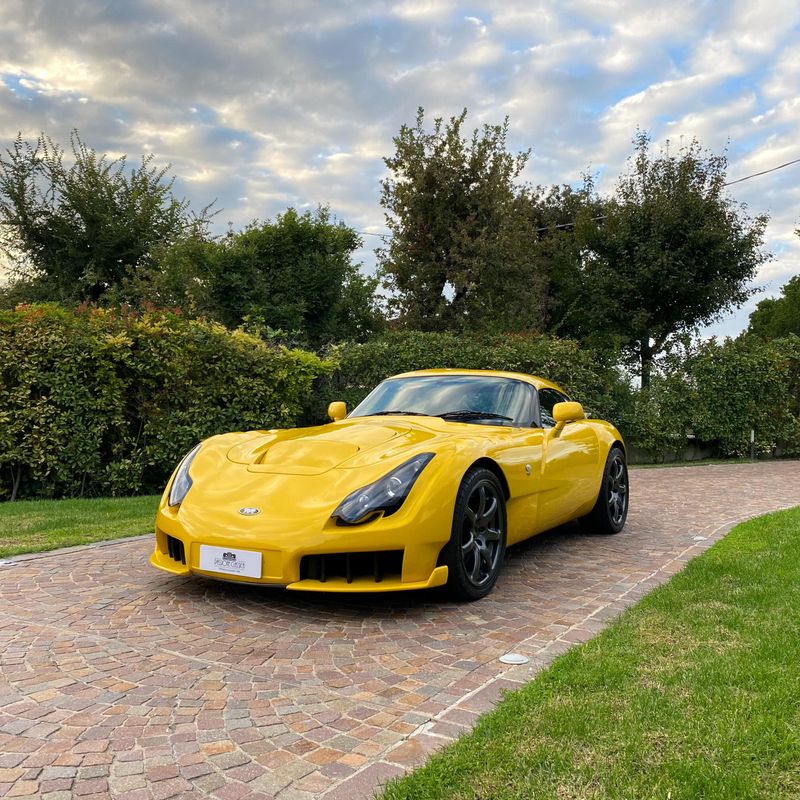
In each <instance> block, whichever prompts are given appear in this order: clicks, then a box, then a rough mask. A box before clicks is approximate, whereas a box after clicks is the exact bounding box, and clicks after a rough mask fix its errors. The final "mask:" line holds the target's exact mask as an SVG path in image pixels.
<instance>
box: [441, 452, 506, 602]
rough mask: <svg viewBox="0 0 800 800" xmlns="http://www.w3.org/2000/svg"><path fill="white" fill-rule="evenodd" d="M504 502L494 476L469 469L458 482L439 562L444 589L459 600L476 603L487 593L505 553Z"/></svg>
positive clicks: (490, 588) (486, 472)
mask: <svg viewBox="0 0 800 800" xmlns="http://www.w3.org/2000/svg"><path fill="white" fill-rule="evenodd" d="M506 529H507V523H506V501H505V494H504V492H503V487H502V486H501V485H500V481H499V480H498V479H497V476H496V475H495V474H494V473H493V472H492V471H491V470H488V469H485V468H483V467H473V468H472V469H470V470H469V472H467V474H466V475H465V476H464V479H463V480H462V481H461V487H460V488H459V490H458V495H457V497H456V506H455V511H454V513H453V528H452V532H451V535H450V541H449V542H448V543H447V545H445V548H444V551H443V553H442V555H443V561H444V563H445V564H446V565H447V569H448V578H447V588H448V591H449V592H450V594H451V595H453V597H455V598H457V599H459V600H479V599H480V598H481V597H486V595H487V594H489V592H491V590H492V588H493V587H494V585H495V583H496V582H497V576H498V575H499V574H500V569H501V567H502V565H503V559H504V557H505V552H506V533H507V530H506Z"/></svg>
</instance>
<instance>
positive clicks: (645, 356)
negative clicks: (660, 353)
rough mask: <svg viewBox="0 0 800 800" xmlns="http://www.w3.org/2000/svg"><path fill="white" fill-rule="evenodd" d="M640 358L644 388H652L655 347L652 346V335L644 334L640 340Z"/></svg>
mask: <svg viewBox="0 0 800 800" xmlns="http://www.w3.org/2000/svg"><path fill="white" fill-rule="evenodd" d="M639 358H640V361H641V375H642V389H649V388H650V373H651V372H652V369H653V348H652V347H650V336H649V335H647V336H643V337H642V340H641V342H639Z"/></svg>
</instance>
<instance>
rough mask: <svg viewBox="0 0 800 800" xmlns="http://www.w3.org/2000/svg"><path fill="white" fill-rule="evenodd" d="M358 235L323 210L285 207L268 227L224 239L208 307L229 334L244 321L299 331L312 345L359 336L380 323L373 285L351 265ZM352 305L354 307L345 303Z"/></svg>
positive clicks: (254, 227) (251, 227) (256, 225)
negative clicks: (313, 210) (311, 210)
mask: <svg viewBox="0 0 800 800" xmlns="http://www.w3.org/2000/svg"><path fill="white" fill-rule="evenodd" d="M360 246H361V239H360V237H359V236H358V234H357V233H356V232H355V231H354V230H353V229H352V228H350V227H348V226H347V225H345V224H344V223H342V222H336V221H334V220H333V219H332V218H331V215H330V212H329V210H328V209H327V208H320V209H318V210H317V211H316V212H314V213H311V212H310V211H306V212H305V213H304V214H299V213H298V212H297V211H295V210H294V209H292V208H290V209H289V210H288V211H286V212H285V213H284V214H279V215H278V217H277V218H276V219H275V221H274V222H271V221H267V222H263V223H261V222H256V223H253V224H251V225H249V226H248V227H247V228H245V229H244V230H243V231H241V232H230V233H229V234H228V235H227V236H225V237H224V238H223V239H222V241H221V242H220V248H219V251H218V253H217V254H216V263H215V269H214V276H213V279H212V283H211V287H210V302H211V304H212V305H213V308H214V316H215V318H216V319H218V320H219V321H220V322H222V323H223V324H224V325H227V326H228V327H236V326H237V325H239V324H240V323H241V322H243V321H244V320H245V318H249V319H250V320H257V321H259V322H262V323H263V324H266V325H269V326H270V327H272V328H281V329H283V330H286V331H301V332H303V333H304V334H305V337H306V338H307V341H308V342H309V343H311V344H313V345H318V344H320V343H322V342H326V341H331V340H334V339H346V338H351V337H358V336H363V335H364V334H366V333H369V332H371V331H372V330H374V329H375V328H376V327H377V326H378V325H379V322H380V318H379V315H378V314H377V310H376V308H375V304H374V297H373V293H374V288H375V284H376V283H377V282H376V281H375V280H374V279H370V278H367V277H364V276H362V275H361V274H360V273H359V271H358V267H357V266H356V265H355V264H354V263H353V261H352V255H353V253H354V252H355V251H356V250H357V249H358V248H359V247H360ZM353 303H355V304H357V305H356V306H355V307H353V306H352V305H351V304H353Z"/></svg>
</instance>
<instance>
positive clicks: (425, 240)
mask: <svg viewBox="0 0 800 800" xmlns="http://www.w3.org/2000/svg"><path fill="white" fill-rule="evenodd" d="M466 116H467V112H466V109H465V110H464V111H463V112H462V113H461V114H460V115H459V116H457V117H451V118H450V120H449V121H448V122H445V121H444V120H443V119H441V118H437V119H435V120H434V122H433V128H432V130H427V129H426V128H425V119H424V111H423V110H422V109H419V111H418V113H417V119H416V124H415V125H413V126H409V125H403V126H402V128H401V129H400V132H399V133H398V135H397V136H396V137H395V138H394V146H395V153H394V155H392V156H390V157H389V158H386V159H385V163H386V166H387V167H388V168H389V170H390V171H391V177H389V178H388V179H386V180H385V181H384V182H383V185H382V189H383V191H382V196H381V204H382V205H383V208H384V209H385V212H386V224H387V226H388V227H389V230H390V231H391V232H392V238H391V241H390V243H389V245H388V246H387V247H385V248H383V249H382V250H380V251H379V253H378V259H379V264H380V267H381V272H382V275H383V277H384V279H385V283H386V286H387V288H388V289H389V290H390V292H391V294H392V300H391V307H392V308H393V310H394V311H395V312H397V313H399V316H400V320H401V322H402V324H403V325H405V326H406V327H409V328H414V329H419V330H460V329H465V328H469V329H471V330H507V331H508V330H539V329H541V326H542V315H543V307H542V305H543V303H542V291H543V281H542V280H541V279H540V277H539V276H538V275H537V274H536V271H535V268H534V263H533V261H532V259H531V258H530V249H531V245H532V243H533V241H534V239H535V232H534V231H533V230H532V229H531V228H530V226H529V225H528V224H527V220H526V213H525V212H526V208H527V196H526V190H525V189H524V188H521V187H519V186H518V185H517V183H516V180H517V179H518V178H519V176H520V174H521V172H522V170H523V168H524V167H525V164H526V162H527V160H528V155H529V154H528V153H527V152H522V153H518V154H516V155H512V154H511V153H509V152H508V149H507V137H508V120H506V121H505V122H504V123H503V124H502V125H484V126H483V128H482V129H480V130H477V129H476V130H475V131H473V133H472V135H471V136H469V137H467V136H465V135H464V134H463V128H464V123H465V120H466Z"/></svg>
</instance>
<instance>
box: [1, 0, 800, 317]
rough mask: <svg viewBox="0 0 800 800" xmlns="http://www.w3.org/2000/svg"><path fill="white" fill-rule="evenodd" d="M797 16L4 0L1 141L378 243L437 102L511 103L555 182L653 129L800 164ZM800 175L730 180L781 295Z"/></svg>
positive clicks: (241, 1) (794, 267)
mask: <svg viewBox="0 0 800 800" xmlns="http://www.w3.org/2000/svg"><path fill="white" fill-rule="evenodd" d="M798 22H800V6H798V5H797V3H796V2H794V1H793V0H769V1H768V0H733V1H732V2H725V0H711V1H710V2H706V3H697V2H695V1H694V0H675V2H672V3H670V4H669V5H668V6H653V4H652V3H651V2H645V0H567V2H557V0H476V2H473V3H472V4H470V5H469V6H468V7H467V6H465V5H464V4H462V3H457V2H455V0H397V2H390V3H387V2H385V0H361V1H360V2H358V1H357V0H352V1H351V2H341V3H326V2H323V0H293V2H292V3H261V2H254V1H253V0H220V2H215V3H202V2H200V3H198V2H196V0H170V2H167V1H166V0H119V2H115V3H112V4H100V3H95V2H92V0H76V2H74V3H68V4H67V3H64V4H55V3H49V2H45V0H4V2H3V4H2V6H1V7H0V54H2V55H0V139H1V140H3V141H5V142H9V141H11V140H12V139H13V137H14V136H15V135H16V134H17V132H18V131H22V133H23V134H24V135H25V136H28V137H35V136H36V135H37V134H38V133H39V131H41V130H45V131H46V132H47V133H48V134H50V135H51V136H52V137H53V138H54V139H56V140H57V141H60V142H66V141H67V140H68V136H69V132H70V130H71V129H73V128H78V129H79V130H80V132H81V134H82V136H83V138H84V139H85V140H86V141H87V142H88V143H89V144H90V145H92V146H94V147H96V148H97V149H98V150H102V151H107V152H111V153H129V154H130V155H131V156H132V157H136V156H138V154H140V153H144V152H154V153H156V155H157V157H158V159H159V160H160V162H162V163H163V162H171V163H172V164H173V168H174V172H175V173H176V174H177V175H178V176H179V180H178V183H177V186H178V188H179V190H180V191H182V192H184V193H186V195H187V196H188V197H189V198H190V200H191V201H192V202H193V204H194V205H195V206H196V207H200V206H202V205H205V204H206V203H207V202H209V201H210V200H212V199H213V198H214V197H218V198H219V203H218V204H219V205H220V206H222V207H223V208H224V211H223V213H222V214H220V215H219V217H218V218H217V219H218V220H219V223H220V225H221V226H225V225H226V224H227V222H228V221H230V222H232V223H233V224H234V225H237V226H238V225H243V224H246V223H247V222H249V221H250V220H252V219H253V218H255V217H261V218H263V217H267V216H274V215H275V214H276V213H279V212H281V211H282V210H284V209H285V208H286V206H287V205H290V204H293V205H296V206H298V207H301V208H307V207H314V206H315V205H317V204H318V203H329V204H330V205H331V206H332V208H333V210H334V212H335V213H337V214H338V215H339V216H340V217H342V218H344V219H345V220H346V221H347V222H349V223H351V224H353V225H354V226H355V227H357V228H358V229H359V230H364V231H369V232H374V233H379V232H381V231H382V230H384V229H383V213H382V210H381V208H380V205H379V195H380V185H379V182H380V179H381V177H382V176H384V174H385V167H384V164H383V161H382V157H383V156H385V155H388V154H389V153H390V152H391V150H392V136H393V135H394V134H395V133H396V132H397V130H398V128H399V126H400V125H401V124H402V123H407V122H413V119H414V115H415V113H416V109H417V107H418V106H423V107H424V108H425V109H426V111H427V112H428V113H429V115H431V116H433V115H442V116H445V117H449V116H451V115H453V114H457V113H459V112H460V111H461V109H462V108H464V107H465V106H466V107H468V108H469V109H470V111H471V112H472V113H471V117H470V121H471V122H472V123H473V124H479V123H482V122H499V121H500V120H502V118H503V117H504V116H505V115H506V114H508V115H510V119H511V141H510V145H511V146H512V147H513V148H514V149H527V148H529V147H530V148H532V150H533V156H534V157H533V159H532V160H531V162H530V166H529V168H528V170H527V173H526V177H527V178H528V179H529V180H531V181H533V182H536V183H548V182H576V181H577V180H579V176H580V173H581V172H582V171H584V170H585V169H586V168H587V167H591V169H593V170H596V171H598V172H599V174H600V179H601V184H600V185H601V186H602V187H605V188H608V187H611V186H612V185H613V183H614V180H615V178H616V176H617V175H618V174H619V173H620V171H621V170H623V169H624V167H625V159H626V157H627V156H628V155H629V154H630V151H631V137H632V135H633V133H634V131H635V129H636V128H637V127H640V128H642V129H644V130H647V131H649V132H650V133H651V134H652V136H653V138H654V140H655V141H656V142H661V141H663V140H664V139H665V138H667V137H669V138H670V139H672V140H673V141H679V140H680V138H681V137H688V138H691V137H694V136H696V137H698V138H699V139H700V140H701V142H703V143H704V144H705V145H707V146H709V147H711V148H712V149H714V150H720V149H722V148H724V147H726V145H727V143H728V141H730V144H729V145H727V146H728V152H729V157H730V164H731V166H730V175H731V177H740V176H741V175H743V174H748V173H749V172H754V171H758V170H760V169H766V168H769V167H771V166H774V165H775V164H776V163H780V162H781V161H788V160H790V159H791V158H793V157H798V156H800V152H798V151H797V150H796V149H795V148H796V147H797V144H796V143H797V142H798V141H800V89H798V88H797V87H798V86H800V57H798V55H797V54H798V51H799V50H800V48H798ZM798 176H800V171H797V168H795V171H791V170H786V171H785V172H778V173H773V174H771V175H769V176H764V177H763V178H759V179H755V180H753V181H751V182H745V183H742V184H738V185H736V186H735V187H731V191H732V193H733V194H734V196H735V197H736V198H737V199H741V200H743V201H746V202H747V203H748V205H749V207H750V209H751V211H752V212H753V213H759V212H761V211H768V212H769V213H770V214H771V215H772V220H771V222H770V225H769V229H768V237H769V247H770V248H771V249H772V250H773V251H774V252H775V253H776V256H777V257H776V259H775V260H774V261H772V262H771V263H770V264H768V265H767V266H766V267H765V268H764V270H762V273H761V275H760V276H759V283H761V284H762V285H765V286H767V288H768V291H770V292H774V291H777V288H778V287H779V286H780V282H781V281H783V280H785V279H786V278H787V277H789V276H790V275H791V274H793V273H795V272H797V271H798V269H800V247H798V245H800V239H798V237H796V236H795V234H794V228H795V227H796V226H797V223H798V213H799V210H800V206H798V202H799V201H800V196H798V193H797V191H796V190H795V188H794V187H795V186H796V185H800V183H799V182H798ZM374 238H375V237H365V240H366V242H365V249H366V253H367V255H366V256H365V259H366V262H367V264H368V265H369V264H370V263H371V259H370V258H369V252H368V251H369V249H370V248H371V246H373V245H375V244H377V243H378V242H377V239H376V240H375V241H371V240H372V239H374ZM742 319H744V320H745V322H746V314H745V316H744V317H742V316H741V315H740V316H739V317H737V318H733V319H732V320H730V321H729V322H727V323H723V329H725V330H727V331H728V332H735V330H736V326H737V325H740V324H741V320H742ZM725 325H727V328H725Z"/></svg>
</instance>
